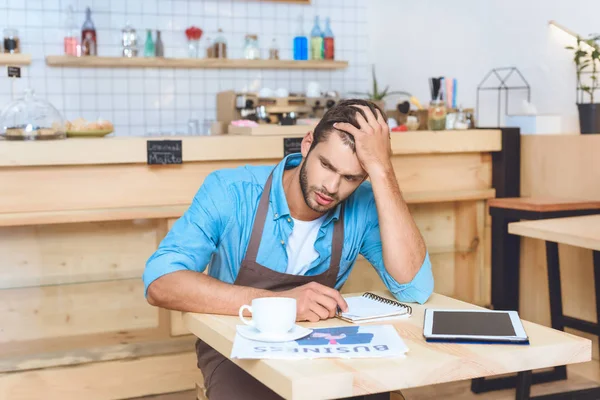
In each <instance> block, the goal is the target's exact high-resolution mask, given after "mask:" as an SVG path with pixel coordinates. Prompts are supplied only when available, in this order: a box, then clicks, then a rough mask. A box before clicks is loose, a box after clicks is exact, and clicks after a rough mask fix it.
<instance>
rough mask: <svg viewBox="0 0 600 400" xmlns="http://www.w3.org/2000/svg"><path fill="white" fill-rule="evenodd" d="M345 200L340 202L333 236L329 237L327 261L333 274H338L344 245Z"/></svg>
mask: <svg viewBox="0 0 600 400" xmlns="http://www.w3.org/2000/svg"><path fill="white" fill-rule="evenodd" d="M345 205H346V204H345V202H342V205H341V207H342V208H341V209H340V217H339V218H338V220H337V221H335V224H334V226H333V237H332V238H331V261H330V262H329V269H330V270H331V272H332V273H333V272H335V276H336V277H337V276H338V273H339V271H340V261H341V260H342V248H343V247H344V208H345Z"/></svg>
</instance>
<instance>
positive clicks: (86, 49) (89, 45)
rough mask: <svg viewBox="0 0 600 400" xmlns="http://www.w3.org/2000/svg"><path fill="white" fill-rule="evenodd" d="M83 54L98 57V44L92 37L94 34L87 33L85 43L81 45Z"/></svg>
mask: <svg viewBox="0 0 600 400" xmlns="http://www.w3.org/2000/svg"><path fill="white" fill-rule="evenodd" d="M81 54H82V55H84V56H97V55H98V53H97V51H96V42H95V41H94V38H93V36H92V32H86V33H85V37H84V38H83V42H82V43H81Z"/></svg>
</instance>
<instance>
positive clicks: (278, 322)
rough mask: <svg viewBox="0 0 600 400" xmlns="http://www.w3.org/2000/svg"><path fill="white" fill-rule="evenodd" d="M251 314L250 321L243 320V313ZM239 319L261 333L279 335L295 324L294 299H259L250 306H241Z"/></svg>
mask: <svg viewBox="0 0 600 400" xmlns="http://www.w3.org/2000/svg"><path fill="white" fill-rule="evenodd" d="M245 310H248V311H250V313H251V314H252V320H248V319H246V318H244V311H245ZM239 316H240V319H241V320H242V322H243V323H245V324H246V325H250V326H253V327H254V328H256V329H258V330H259V331H260V332H261V333H265V334H274V335H280V334H284V333H287V332H289V331H290V330H291V329H292V328H293V327H294V325H295V324H296V299H293V298H288V297H260V298H257V299H254V300H252V305H251V306H249V305H246V304H245V305H243V306H241V307H240V311H239Z"/></svg>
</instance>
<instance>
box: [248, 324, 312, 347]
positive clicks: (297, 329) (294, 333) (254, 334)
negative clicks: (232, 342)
mask: <svg viewBox="0 0 600 400" xmlns="http://www.w3.org/2000/svg"><path fill="white" fill-rule="evenodd" d="M236 329H237V332H238V333H239V334H240V335H241V336H243V337H245V338H246V339H250V340H256V341H257V342H271V343H278V342H290V341H292V340H296V339H301V338H303V337H305V336H308V335H310V334H311V333H312V329H309V328H303V327H301V326H300V325H294V327H293V328H292V329H291V330H290V331H289V332H286V333H284V334H282V335H272V334H271V335H266V334H264V333H260V332H259V331H258V329H256V328H254V327H252V326H249V325H237V326H236Z"/></svg>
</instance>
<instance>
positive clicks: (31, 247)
mask: <svg viewBox="0 0 600 400" xmlns="http://www.w3.org/2000/svg"><path fill="white" fill-rule="evenodd" d="M159 225H160V222H159V221H157V220H137V221H118V222H104V223H98V222H96V223H81V224H58V225H36V226H24V227H9V228H0V254H2V257H0V289H5V288H17V287H26V286H37V285H54V284H64V283H81V282H93V281H101V280H102V281H105V280H111V279H123V278H132V279H133V278H137V279H141V276H142V273H143V271H144V265H145V264H146V261H147V259H148V257H150V255H151V254H152V253H153V252H154V251H155V250H156V246H157V243H158V242H159V240H160V235H161V233H159V231H158V227H159Z"/></svg>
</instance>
